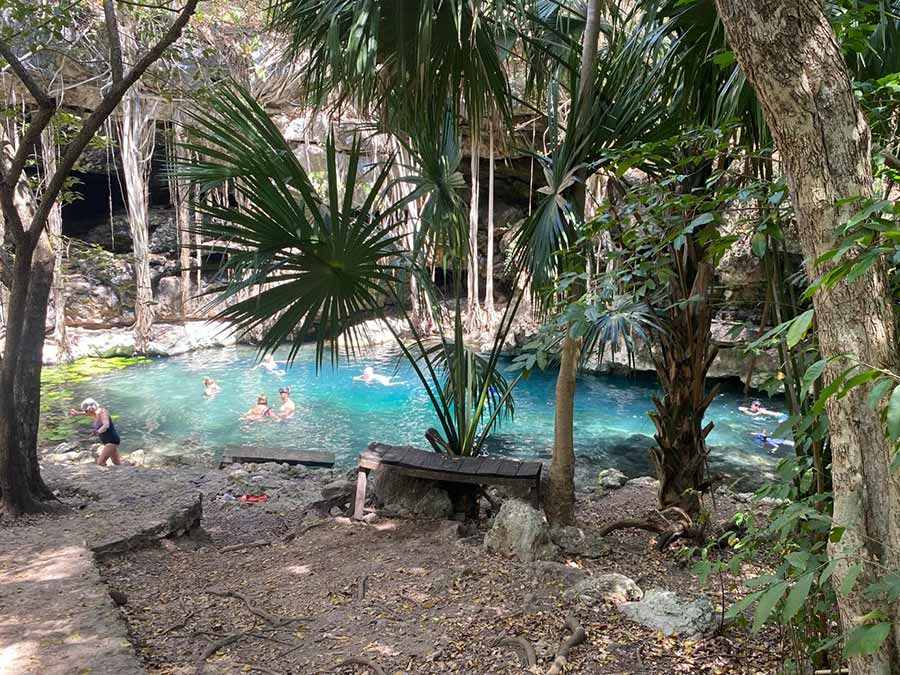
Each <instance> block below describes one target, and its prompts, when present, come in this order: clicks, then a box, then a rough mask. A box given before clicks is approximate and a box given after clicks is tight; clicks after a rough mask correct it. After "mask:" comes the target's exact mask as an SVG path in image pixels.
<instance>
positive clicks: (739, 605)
mask: <svg viewBox="0 0 900 675" xmlns="http://www.w3.org/2000/svg"><path fill="white" fill-rule="evenodd" d="M763 593H765V591H756V592H755V593H751V594H750V595H748V596H746V597H743V598H741V599H740V600H738V601H737V602H736V603H734V604H733V605H732V606H731V607H729V608H728V611H727V612H725V618H726V619H733V618H735V617H736V616H737V615H738V614H741V613H742V612H743V611H744V610H745V609H747V608H748V607H749V606H750V605H752V604H753V603H754V602H756V601H757V600H759V598H760V597H761V596H762V594H763Z"/></svg>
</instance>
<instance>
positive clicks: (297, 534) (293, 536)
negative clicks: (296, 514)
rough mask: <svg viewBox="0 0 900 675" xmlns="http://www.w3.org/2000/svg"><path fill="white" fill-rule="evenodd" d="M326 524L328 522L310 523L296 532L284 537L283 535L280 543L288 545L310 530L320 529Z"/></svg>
mask: <svg viewBox="0 0 900 675" xmlns="http://www.w3.org/2000/svg"><path fill="white" fill-rule="evenodd" d="M327 522H328V521H327V520H320V521H318V522H315V523H310V524H309V525H306V526H305V527H301V528H299V529H297V530H294V531H293V532H288V533H287V534H286V535H284V537H282V538H281V543H282V544H288V543H290V542H292V541H294V539H296V538H297V537H302V536H303V535H304V534H306V533H307V532H309V531H310V530H311V529H313V528H315V527H321V526H322V525H324V524H325V523H327Z"/></svg>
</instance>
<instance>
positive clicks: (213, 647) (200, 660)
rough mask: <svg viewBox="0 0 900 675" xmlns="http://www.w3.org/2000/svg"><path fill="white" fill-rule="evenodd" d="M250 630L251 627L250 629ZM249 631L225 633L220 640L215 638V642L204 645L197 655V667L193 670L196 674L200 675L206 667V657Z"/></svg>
mask: <svg viewBox="0 0 900 675" xmlns="http://www.w3.org/2000/svg"><path fill="white" fill-rule="evenodd" d="M251 630H252V629H251ZM249 633H250V631H242V632H240V633H231V634H230V635H226V636H225V637H223V638H222V639H221V640H216V641H215V642H211V643H209V644H208V645H207V646H206V649H204V650H203V652H202V653H201V654H200V656H198V657H197V668H196V670H195V671H194V672H195V673H196V675H202V674H203V671H204V670H205V669H206V659H208V658H209V657H210V656H212V655H213V654H215V653H216V652H217V651H219V650H220V649H222V647H227V646H228V645H230V644H233V643H235V642H237V641H238V640H240V639H241V638H242V637H244V636H246V635H248V634H249Z"/></svg>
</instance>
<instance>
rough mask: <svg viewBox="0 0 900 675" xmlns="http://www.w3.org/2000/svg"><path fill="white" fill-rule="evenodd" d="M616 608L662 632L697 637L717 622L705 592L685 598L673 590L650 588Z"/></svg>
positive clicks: (640, 622)
mask: <svg viewBox="0 0 900 675" xmlns="http://www.w3.org/2000/svg"><path fill="white" fill-rule="evenodd" d="M618 610H619V611H620V612H621V613H622V614H624V615H625V616H627V617H628V618H629V619H631V620H632V621H635V622H637V623H639V624H641V625H643V626H647V628H652V629H653V630H656V631H659V632H660V633H662V634H663V635H680V636H682V637H686V638H697V637H699V636H701V635H703V634H704V633H708V632H709V631H710V630H711V629H712V628H713V627H714V626H715V624H716V613H715V610H713V606H712V604H711V603H710V602H709V599H708V598H707V597H706V596H705V595H704V596H700V597H699V598H697V599H696V600H692V601H688V600H685V599H682V598H680V597H679V596H678V595H676V594H675V593H673V592H672V591H663V590H658V589H653V590H650V591H647V592H646V593H645V594H644V597H643V599H641V600H640V601H638V602H626V603H623V604H621V605H619V606H618Z"/></svg>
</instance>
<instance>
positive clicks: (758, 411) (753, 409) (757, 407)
mask: <svg viewBox="0 0 900 675" xmlns="http://www.w3.org/2000/svg"><path fill="white" fill-rule="evenodd" d="M738 410H740V411H741V412H742V413H744V414H745V415H751V416H753V417H757V416H759V415H768V416H769V417H777V418H778V421H779V422H784V421H785V420H786V419H787V415H785V414H784V413H782V412H778V411H777V410H769V409H768V408H763V406H762V404H761V403H760V402H759V401H753V403H751V404H750V407H749V408H748V407H747V406H739V407H738Z"/></svg>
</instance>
